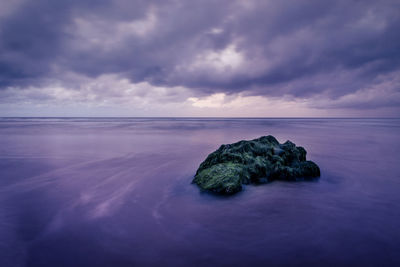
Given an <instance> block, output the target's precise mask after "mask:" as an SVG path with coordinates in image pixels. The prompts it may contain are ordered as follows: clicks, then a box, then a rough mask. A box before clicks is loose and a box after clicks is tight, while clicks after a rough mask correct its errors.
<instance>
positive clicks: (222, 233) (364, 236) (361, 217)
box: [0, 118, 400, 266]
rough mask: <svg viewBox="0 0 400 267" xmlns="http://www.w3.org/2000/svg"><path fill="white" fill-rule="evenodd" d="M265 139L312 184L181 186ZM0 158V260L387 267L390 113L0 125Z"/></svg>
mask: <svg viewBox="0 0 400 267" xmlns="http://www.w3.org/2000/svg"><path fill="white" fill-rule="evenodd" d="M268 134H271V135H274V136H275V137H277V139H278V140H279V141H280V142H284V141H286V140H287V139H289V140H291V141H293V142H295V143H296V144H297V145H301V146H304V147H305V148H306V150H307V151H308V159H311V160H313V161H315V162H316V163H317V164H318V165H319V166H320V168H321V172H322V176H321V178H320V180H318V181H316V182H298V183H285V182H273V183H270V184H267V185H262V186H246V187H245V190H244V191H243V192H241V193H239V194H237V195H235V196H233V197H229V198H225V197H217V196H213V195H209V194H206V193H200V192H199V190H198V188H197V187H196V186H194V185H192V184H191V183H190V182H191V179H192V177H193V175H194V173H195V171H196V169H197V167H198V165H199V163H200V162H201V161H202V160H203V159H204V158H205V157H206V156H207V154H208V153H210V152H212V151H214V150H215V149H217V148H218V147H219V145H220V144H222V143H231V142H235V141H238V140H242V139H253V138H257V137H260V136H262V135H268ZM0 158H1V160H0V266H262V265H264V266H265V265H267V264H270V265H315V266H320V265H331V266H337V265H350V264H352V265H362V266H377V265H380V266H396V265H397V266H399V265H400V120H399V119H118V118H114V119H100V118H97V119H90V118H79V119H77V118H73V119H59V118H52V119H46V118H36V119H21V118H19V119H18V118H3V119H0Z"/></svg>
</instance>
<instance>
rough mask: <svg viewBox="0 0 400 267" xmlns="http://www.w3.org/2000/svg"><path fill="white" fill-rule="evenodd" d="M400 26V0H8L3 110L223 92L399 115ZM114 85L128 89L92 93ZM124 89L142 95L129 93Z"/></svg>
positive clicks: (2, 49)
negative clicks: (54, 102) (26, 103)
mask: <svg viewBox="0 0 400 267" xmlns="http://www.w3.org/2000/svg"><path fill="white" fill-rule="evenodd" d="M399 27H400V2H399V1H395V0H394V1H390V0H387V1H379V0H378V1H368V0H365V1H355V0H353V1H320V0H315V1H314V0H309V1H295V0H293V1H289V0H287V1H261V0H260V1H258V0H254V1H252V0H246V1H244V0H243V1H228V0H226V1H225V0H219V1H211V0H205V1H184V0H164V1H144V0H143V1H128V0H109V1H106V0H98V1H91V0H84V1H83V0H82V1H78V0H58V1H52V0H36V1H27V0H15V1H2V2H1V11H0V91H2V92H0V96H1V97H2V98H3V99H2V100H1V102H2V103H4V102H7V101H10V102H12V101H19V99H21V97H22V98H23V97H25V98H29V97H31V98H37V99H39V100H40V101H51V99H52V98H53V96H54V92H55V91H53V92H52V89H46V90H42V91H40V93H35V92H37V91H38V88H54V87H55V86H58V87H61V88H63V90H67V91H68V90H69V91H71V92H72V93H71V95H76V96H77V98H82V97H84V99H85V101H101V99H105V98H112V99H118V97H120V98H124V97H130V98H132V97H135V96H137V97H141V96H143V95H149V96H151V97H152V98H154V99H155V100H157V99H160V98H159V97H158V98H157V96H155V95H154V93H149V92H147V91H151V90H152V89H151V88H158V89H157V90H160V89H159V88H163V89H162V91H163V97H162V98H161V100H160V101H166V102H168V101H172V102H173V101H181V100H182V101H183V100H184V99H188V98H190V97H192V98H191V99H193V97H196V98H198V99H200V98H201V97H205V98H206V97H208V96H212V95H215V94H217V95H218V94H219V95H221V94H223V95H225V96H230V95H240V96H241V97H246V96H247V97H254V96H261V97H268V98H270V99H276V98H280V97H285V98H286V99H287V98H289V99H292V100H293V99H294V100H296V99H302V100H304V101H306V102H307V103H308V104H307V105H308V106H310V107H313V108H318V109H323V108H328V109H331V108H350V109H351V108H354V109H360V110H362V109H365V108H368V107H371V108H379V107H388V106H393V107H395V108H398V107H399V103H400V81H399V77H400V31H399ZM104 77H112V79H114V80H115V81H117V82H116V83H115V84H114V85H112V84H109V86H108V87H107V86H106V87H105V86H99V85H98V84H97V85H93V83H96V82H95V81H103V82H104V79H105V78H104ZM108 80H109V79H108ZM121 81H122V83H123V84H125V85H126V84H127V83H128V84H131V85H132V86H134V85H137V84H139V85H142V86H139V87H140V88H139V89H135V90H134V91H130V93H129V94H128V95H127V94H126V88H125V89H124V86H122V88H121V87H118V85H120V86H121ZM88 84H91V87H90V88H91V89H90V88H89V89H88V87H87V85H88ZM105 84H106V85H107V82H105ZM85 86H86V87H85ZM30 90H31V91H30ZM35 90H36V91H35ZM88 90H89V91H88ZM123 90H125V91H124V92H122V91H123ZM30 92H32V93H30ZM89 95H90V96H89ZM396 110H398V109H396Z"/></svg>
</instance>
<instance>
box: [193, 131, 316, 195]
mask: <svg viewBox="0 0 400 267" xmlns="http://www.w3.org/2000/svg"><path fill="white" fill-rule="evenodd" d="M306 154H307V152H306V150H305V149H304V148H303V147H301V146H296V145H295V144H294V143H292V142H290V141H286V142H285V143H283V144H279V142H278V141H277V140H276V139H275V137H273V136H271V135H269V136H263V137H260V138H258V139H254V140H251V141H240V142H237V143H234V144H229V145H222V146H221V147H220V148H218V149H217V150H216V151H214V152H213V153H211V154H209V155H208V157H207V158H206V160H204V161H203V162H202V163H201V164H200V167H199V168H198V170H197V172H196V175H195V177H194V179H193V183H195V184H197V185H198V186H199V187H200V188H201V189H203V190H206V191H211V192H214V193H219V194H234V193H236V192H239V191H240V190H242V184H250V183H255V184H262V183H267V182H270V181H273V180H284V181H297V180H307V179H313V178H316V177H319V176H320V170H319V167H318V166H317V164H315V163H314V162H312V161H307V160H306Z"/></svg>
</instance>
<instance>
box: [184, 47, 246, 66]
mask: <svg viewBox="0 0 400 267" xmlns="http://www.w3.org/2000/svg"><path fill="white" fill-rule="evenodd" d="M242 63H244V56H243V55H242V54H241V53H240V52H238V51H237V49H236V46H235V45H232V44H231V45H229V46H227V47H226V48H225V49H223V50H221V51H213V50H211V51H205V52H203V53H201V54H200V55H198V56H197V57H196V59H195V62H194V63H193V64H192V66H191V68H192V69H194V70H196V69H209V68H213V69H215V70H217V71H221V72H224V71H229V70H235V69H238V68H239V67H240V66H241V65H242Z"/></svg>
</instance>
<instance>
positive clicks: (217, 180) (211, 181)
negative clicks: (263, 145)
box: [193, 163, 246, 194]
mask: <svg viewBox="0 0 400 267" xmlns="http://www.w3.org/2000/svg"><path fill="white" fill-rule="evenodd" d="M244 169H245V166H244V165H243V164H238V163H219V164H215V165H212V166H211V167H209V168H206V169H203V170H202V171H200V172H199V173H198V174H197V175H196V176H195V178H194V180H193V182H194V183H196V184H198V185H199V186H200V187H201V188H202V189H204V190H208V191H212V192H215V193H221V194H233V193H236V192H238V191H240V190H241V189H242V180H243V178H246V177H245V172H244Z"/></svg>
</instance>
